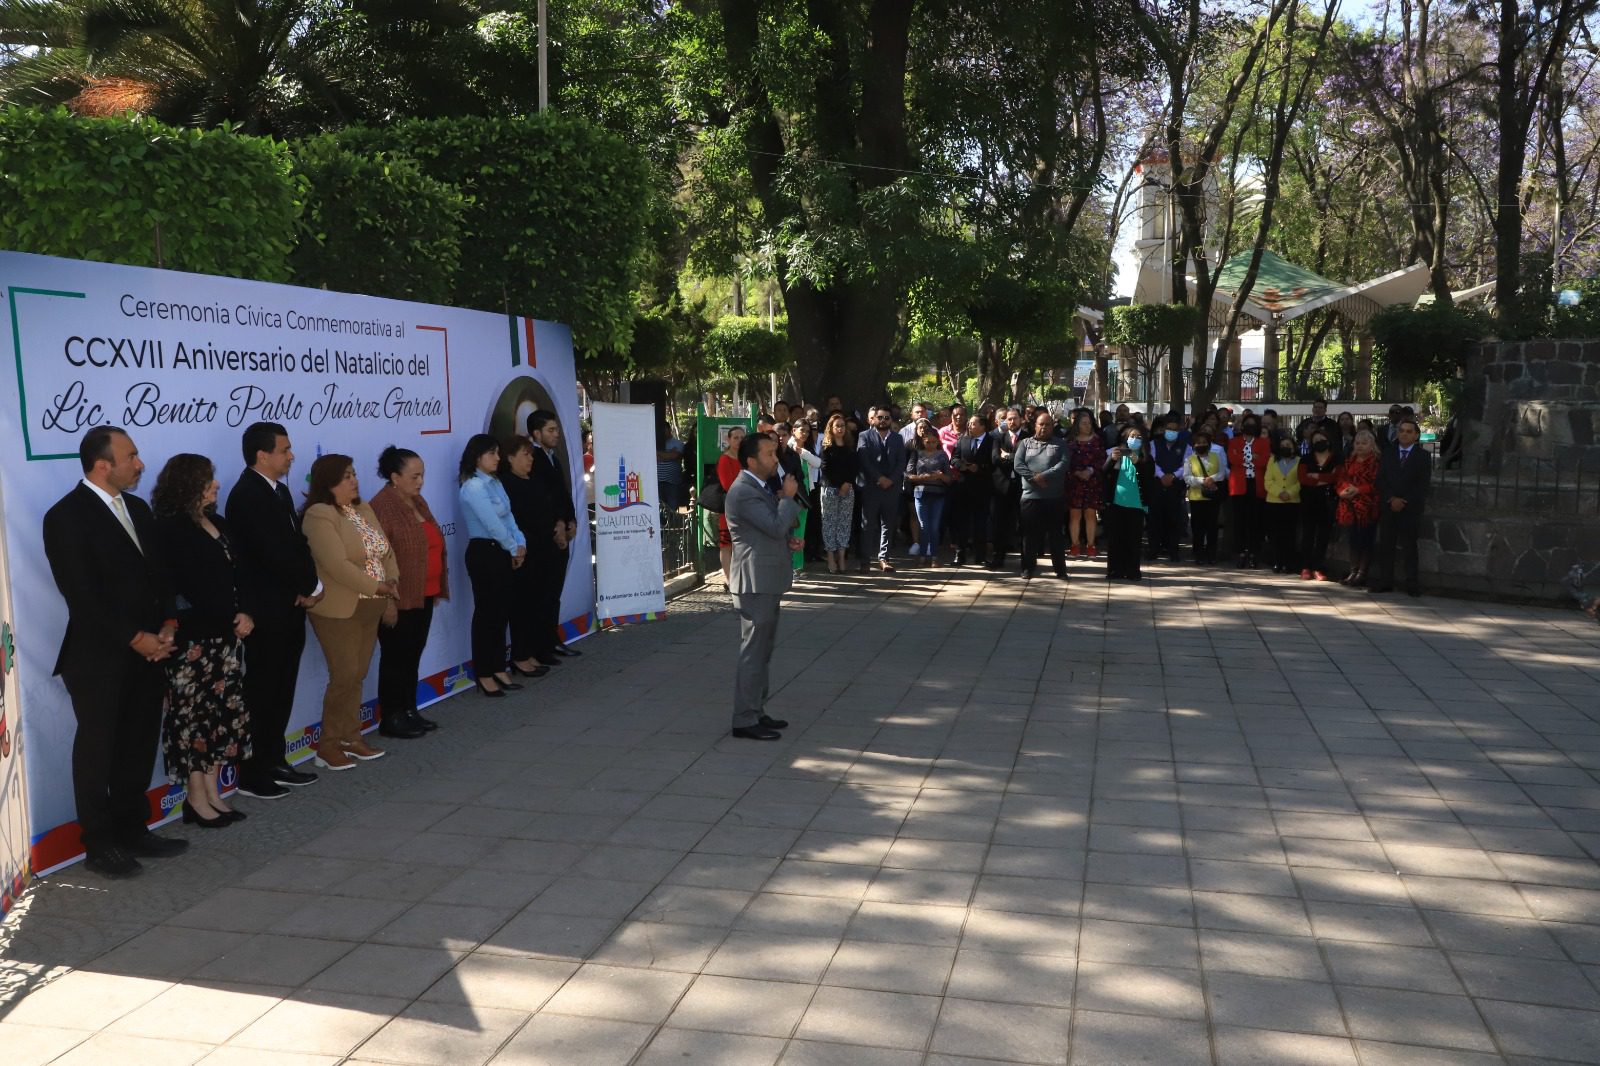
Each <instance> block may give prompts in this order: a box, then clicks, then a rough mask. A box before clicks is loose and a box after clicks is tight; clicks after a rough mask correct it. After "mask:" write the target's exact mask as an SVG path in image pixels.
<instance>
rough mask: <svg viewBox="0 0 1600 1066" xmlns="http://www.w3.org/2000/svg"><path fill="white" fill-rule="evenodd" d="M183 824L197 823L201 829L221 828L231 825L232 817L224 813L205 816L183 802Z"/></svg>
mask: <svg viewBox="0 0 1600 1066" xmlns="http://www.w3.org/2000/svg"><path fill="white" fill-rule="evenodd" d="M183 824H184V825H197V826H199V827H200V828H201V829H221V828H223V827H224V826H230V825H232V824H233V819H232V818H230V817H228V816H227V815H225V814H219V815H217V816H216V817H215V818H207V817H205V816H204V815H202V814H200V812H198V811H196V810H195V809H194V808H193V807H191V806H189V805H188V804H187V803H185V804H184V805H183Z"/></svg>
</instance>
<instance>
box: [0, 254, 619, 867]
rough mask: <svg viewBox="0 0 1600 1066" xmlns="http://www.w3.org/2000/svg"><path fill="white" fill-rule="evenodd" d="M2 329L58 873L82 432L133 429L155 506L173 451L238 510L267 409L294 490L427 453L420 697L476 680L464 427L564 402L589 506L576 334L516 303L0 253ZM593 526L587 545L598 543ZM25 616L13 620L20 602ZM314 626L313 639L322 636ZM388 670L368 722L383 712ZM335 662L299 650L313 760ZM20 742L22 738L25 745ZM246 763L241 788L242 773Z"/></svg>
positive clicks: (295, 746)
mask: <svg viewBox="0 0 1600 1066" xmlns="http://www.w3.org/2000/svg"><path fill="white" fill-rule="evenodd" d="M0 284H3V286H4V296H5V300H4V303H3V305H0V343H4V344H7V345H9V347H10V352H11V356H12V358H13V360H14V363H15V370H16V372H15V374H11V373H7V374H0V447H3V448H4V451H5V454H6V456H7V457H8V458H7V461H6V463H5V464H4V468H3V470H0V478H3V487H4V499H5V515H4V536H5V542H6V548H7V550H8V552H9V554H10V559H11V574H12V578H13V582H14V587H13V590H12V596H11V599H10V603H11V604H14V605H15V604H21V605H26V608H27V620H26V626H25V628H24V632H23V637H22V639H20V640H18V641H17V660H18V661H17V670H16V676H17V679H18V682H19V684H18V685H17V686H16V687H15V688H12V687H9V686H8V689H7V696H8V699H7V706H8V712H9V717H8V722H10V724H11V725H12V726H13V727H14V725H15V715H16V711H17V709H18V708H17V705H16V704H15V703H13V702H12V697H20V705H21V709H22V710H23V711H24V712H25V721H26V728H27V736H26V741H27V743H26V744H25V745H23V747H24V748H25V750H26V753H27V764H28V775H27V780H28V790H27V795H28V799H29V810H30V819H31V833H32V845H33V846H32V866H33V869H34V870H36V871H41V872H42V871H47V870H49V869H50V868H52V867H54V866H57V865H60V864H61V863H63V862H67V861H69V860H71V859H73V858H75V857H76V856H77V855H78V853H79V842H78V831H77V826H76V824H75V823H74V821H73V819H74V810H73V802H72V773H71V762H70V755H71V750H72V737H73V732H74V728H75V726H74V720H73V716H72V707H71V703H70V701H69V700H68V698H67V692H66V689H65V687H64V686H63V685H62V684H61V681H60V679H59V678H56V677H52V676H51V672H52V669H53V666H54V662H55V656H56V652H57V650H58V648H59V646H60V643H61V635H62V633H63V631H64V629H65V627H66V621H67V618H66V605H65V603H64V602H63V601H62V599H61V596H60V594H59V593H58V591H57V589H56V587H55V584H54V582H53V580H52V578H51V576H50V568H49V565H48V563H47V561H46V559H45V555H44V546H43V541H42V537H41V523H42V520H43V517H44V513H45V511H46V510H48V509H49V508H50V506H51V505H52V504H54V503H55V502H56V501H57V500H58V499H60V498H61V497H62V496H63V495H65V494H66V493H67V492H68V491H70V490H71V489H72V488H73V486H74V485H75V484H76V483H77V481H78V480H79V478H80V476H81V469H80V467H79V464H78V455H77V452H78V442H79V440H80V439H81V438H82V436H83V434H84V432H85V431H87V430H88V429H90V428H91V427H93V426H97V425H104V424H110V425H117V426H121V427H123V428H125V429H126V430H127V431H128V433H129V434H130V435H131V436H132V438H133V441H134V444H135V445H136V446H137V447H138V449H139V454H140V457H141V458H142V459H143V460H144V462H145V465H146V467H147V470H146V473H145V477H144V480H143V481H142V482H141V483H140V486H139V487H138V488H137V489H136V490H134V491H135V492H136V494H138V495H140V496H143V497H144V498H146V499H148V498H149V493H150V490H151V489H152V488H154V486H155V481H156V476H157V474H158V473H159V472H160V470H161V467H162V465H163V464H164V463H165V462H166V460H167V459H168V458H169V457H170V456H172V455H174V454H176V453H178V452H198V453H200V454H202V455H205V456H208V457H209V458H210V459H211V460H212V462H213V463H215V464H216V468H217V480H218V481H220V482H221V483H222V489H221V493H220V495H221V498H222V500H223V501H224V506H225V504H226V500H227V494H228V491H229V489H231V488H232V486H233V484H234V482H235V481H236V480H237V479H238V477H239V475H240V473H241V471H242V470H243V467H244V459H243V454H242V450H241V447H240V437H241V434H242V432H243V430H244V428H245V427H246V426H248V425H249V424H251V423H252V422H257V421H268V422H278V423H281V424H282V425H283V426H284V427H285V428H287V429H288V431H289V438H290V443H291V446H292V447H293V449H294V451H295V454H296V460H295V465H294V469H293V470H292V471H291V473H290V475H289V479H288V480H289V485H290V488H291V490H292V491H293V492H294V494H295V498H296V503H297V505H298V504H299V503H300V502H301V501H302V499H303V493H304V491H305V483H306V476H307V474H308V472H309V470H310V467H311V462H312V460H314V459H315V458H316V457H317V456H319V455H323V454H326V453H330V452H333V453H340V454H345V455H349V456H351V457H352V458H353V459H354V461H355V469H356V474H357V475H358V476H359V478H360V481H361V493H362V496H363V498H370V497H371V496H372V495H373V494H375V493H376V492H377V491H378V490H379V489H380V488H382V487H383V482H382V481H381V480H380V479H379V477H378V474H377V461H378V453H379V452H380V451H382V450H383V448H384V447H385V446H387V445H389V444H398V445H400V446H402V447H406V448H410V449H411V450H413V451H415V452H417V453H418V454H419V455H421V457H422V459H423V462H424V464H425V468H426V475H425V477H426V480H425V483H424V487H423V495H424V497H425V498H426V499H427V500H428V503H429V506H430V507H431V508H432V510H433V513H434V515H435V517H436V518H438V520H439V522H440V525H441V528H442V529H443V531H444V533H445V540H446V544H447V546H448V557H449V567H450V576H451V578H452V580H451V581H450V588H451V599H450V600H449V601H448V602H443V603H440V604H439V605H438V607H437V610H436V616H435V619H434V623H433V631H432V633H431V635H430V637H429V642H428V647H427V650H426V652H425V653H424V655H423V659H422V674H423V677H422V679H421V680H420V681H419V703H428V702H432V701H435V700H438V699H440V698H442V697H444V696H447V695H450V694H451V693H453V692H454V691H456V690H458V689H460V688H464V687H467V686H468V685H469V684H470V680H469V678H470V673H469V665H468V661H469V660H470V658H471V655H470V649H469V634H470V630H471V626H470V619H471V614H472V595H471V591H470V587H469V585H468V583H467V574H466V568H465V566H464V565H463V563H462V556H463V552H464V551H465V548H466V541H467V537H466V532H465V527H464V525H463V523H462V522H461V521H460V520H459V506H458V504H457V495H456V487H457V481H456V471H457V467H458V465H459V462H460V458H461V452H462V449H463V447H464V445H465V443H466V440H467V438H468V437H470V436H471V435H472V434H474V433H483V432H488V433H492V434H493V435H495V436H496V437H499V438H502V439H504V438H506V437H509V436H511V435H513V434H516V433H525V432H526V424H527V416H528V415H529V414H530V413H531V412H533V411H535V410H538V409H541V408H543V409H549V410H553V411H555V412H556V414H557V416H558V418H559V420H560V424H561V429H562V439H561V454H562V458H563V461H564V465H565V467H566V470H567V472H568V477H569V480H570V482H571V486H572V492H573V498H574V500H575V501H577V505H578V507H579V509H580V510H581V509H582V507H583V495H582V493H583V464H582V462H581V461H580V460H579V458H578V457H579V455H580V451H579V449H580V448H581V447H582V433H581V429H580V428H579V425H578V405H577V384H576V378H575V375H574V368H573V356H572V336H571V333H570V331H569V330H568V329H567V327H565V326H562V325H558V324H555V323H551V322H540V321H535V320H533V319H529V318H522V317H517V316H508V315H499V314H491V313H487V312H483V311H469V310H463V309H460V308H450V307H440V306H436V305H432V304H417V303H407V302H404V301H399V300H386V299H381V298H378V297H373V296H355V295H349V294H345V293H337V292H328V291H326V290H322V289H304V288H297V287H294V286H289V285H273V284H267V283H264V282H252V281H241V280H238V279H234V278H220V277H210V276H205V275H197V274H184V273H179V272H176V271H168V270H151V269H146V268H142V267H128V266H118V265H114V264H107V263H87V262H79V261H76V260H68V259H56V258H51V257H47V256H36V255H24V254H20V253H13V252H0ZM589 551H590V545H589V530H588V526H587V524H586V523H579V524H578V538H577V543H576V544H575V545H574V546H573V551H572V557H573V558H574V559H579V560H582V559H586V558H588V556H589ZM561 607H562V613H561V617H562V619H564V620H565V621H564V622H563V623H562V634H561V635H562V638H563V639H566V640H569V641H570V640H573V639H575V638H577V637H580V636H583V635H585V634H586V633H588V632H590V631H591V629H592V625H593V607H594V585H593V580H592V576H591V572H590V568H589V567H587V566H581V565H579V566H571V567H569V568H568V570H567V576H566V585H565V587H564V590H563V593H562V601H561ZM8 617H15V616H14V615H8ZM308 636H309V634H308ZM376 675H377V671H376V670H373V671H371V672H370V673H369V675H368V678H367V691H366V693H365V694H364V699H365V700H366V705H365V707H364V708H363V711H362V714H363V717H364V719H365V720H366V721H367V722H368V723H369V724H370V722H371V721H372V714H373V709H374V706H375V700H374V699H373V697H374V695H375V692H376V687H377V676H376ZM326 680H327V672H326V666H325V664H324V662H323V658H322V655H321V653H320V651H319V649H318V645H317V642H316V641H315V640H308V641H307V647H306V653H305V656H304V658H303V659H302V661H301V671H300V681H299V685H298V688H297V690H296V699H295V710H294V716H293V718H292V719H291V721H290V727H289V735H288V736H287V737H286V738H285V739H286V742H287V744H288V752H289V758H290V760H291V761H299V760H300V759H302V758H309V757H310V754H311V751H310V747H311V745H312V743H314V738H315V736H316V733H317V728H318V723H319V719H320V706H321V699H322V692H323V689H324V687H325V684H326ZM13 746H14V747H15V745H13ZM230 783H231V781H230V780H229V777H228V772H225V774H224V784H230ZM182 796H183V793H182V789H181V788H180V787H178V786H176V785H169V784H168V783H167V781H166V777H165V774H164V772H163V771H162V768H161V767H160V766H159V765H157V767H156V775H155V780H154V782H153V786H152V788H151V791H150V804H151V807H150V814H151V820H152V822H155V821H160V820H163V819H164V818H166V817H168V816H170V814H171V813H172V812H173V811H174V809H175V808H176V806H177V804H178V803H180V802H181V800H182Z"/></svg>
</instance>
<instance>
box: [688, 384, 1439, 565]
mask: <svg viewBox="0 0 1600 1066" xmlns="http://www.w3.org/2000/svg"><path fill="white" fill-rule="evenodd" d="M774 406H775V409H774V412H773V413H772V414H771V415H766V414H763V415H761V416H759V417H758V419H757V422H756V433H757V434H759V435H763V436H767V437H770V438H772V439H773V440H774V441H775V443H776V458H777V462H778V470H777V473H776V474H775V475H774V478H773V479H772V483H771V484H770V485H769V488H771V489H772V490H773V491H774V492H776V491H777V490H778V487H779V479H780V477H781V476H782V475H783V474H786V473H788V474H795V475H796V476H797V480H798V482H799V485H800V504H801V508H802V510H804V509H807V508H809V509H810V510H811V511H812V512H813V514H814V515H816V516H818V517H820V520H817V519H816V518H813V519H811V520H809V521H808V522H807V523H806V538H805V539H806V547H805V554H804V558H805V559H806V560H807V561H811V562H825V563H826V564H827V568H828V570H829V571H830V572H832V573H843V572H845V571H846V569H847V567H848V558H849V556H851V555H854V557H855V565H856V567H857V568H858V569H859V570H860V571H861V572H866V571H868V570H870V569H872V568H874V567H876V568H877V569H878V570H879V571H881V572H885V573H892V572H894V571H895V569H896V568H897V566H899V565H905V563H906V561H907V560H909V561H910V562H911V563H912V564H917V565H922V566H927V567H940V566H945V565H953V566H966V565H983V566H986V567H987V568H988V569H990V570H995V571H998V570H1003V569H1005V568H1006V567H1007V560H1008V558H1009V557H1010V555H1011V554H1012V553H1013V552H1015V553H1016V554H1017V556H1018V559H1019V563H1020V566H1019V570H1020V573H1021V574H1022V576H1024V577H1034V576H1037V575H1038V572H1039V569H1040V565H1041V560H1042V559H1045V558H1048V560H1049V563H1050V566H1051V569H1052V572H1053V573H1054V574H1055V575H1057V576H1058V577H1060V578H1062V579H1066V578H1067V576H1068V569H1067V560H1068V559H1069V558H1078V559H1099V558H1101V557H1102V556H1103V557H1104V561H1105V577H1106V578H1107V579H1108V580H1113V581H1117V580H1123V581H1139V580H1142V578H1143V576H1144V567H1145V564H1147V563H1151V562H1155V561H1158V560H1166V561H1170V562H1174V563H1177V562H1184V563H1189V564H1193V565H1196V566H1202V567H1209V566H1217V565H1221V564H1224V563H1229V562H1231V563H1232V564H1233V565H1234V566H1236V567H1238V568H1240V569H1247V570H1254V569H1260V568H1261V567H1263V566H1268V567H1270V568H1271V569H1272V571H1273V572H1274V573H1279V574H1287V575H1291V576H1298V577H1299V578H1300V579H1302V580H1305V581H1330V580H1333V577H1332V576H1331V568H1330V564H1329V561H1328V559H1329V548H1330V545H1332V544H1333V543H1334V542H1335V540H1336V539H1337V538H1339V537H1340V536H1342V537H1343V538H1344V540H1345V542H1346V545H1347V550H1348V560H1349V562H1348V567H1347V568H1346V571H1345V573H1344V574H1343V575H1342V576H1341V577H1340V578H1339V579H1338V580H1339V581H1340V582H1341V583H1342V584H1346V585H1350V586H1357V587H1365V588H1367V589H1368V590H1369V591H1370V592H1372V593H1378V594H1381V593H1385V592H1389V591H1391V590H1393V589H1394V587H1395V585H1396V563H1397V561H1398V562H1399V563H1400V564H1401V573H1400V582H1401V584H1402V586H1403V587H1404V589H1405V591H1407V592H1409V593H1410V594H1412V595H1417V594H1420V591H1421V585H1420V577H1419V574H1418V559H1417V537H1418V532H1419V529H1420V527H1421V520H1422V515H1423V510H1424V508H1425V506H1426V502H1427V496H1428V488H1429V484H1430V478H1431V470H1432V457H1431V456H1430V455H1429V453H1428V451H1427V450H1426V449H1425V448H1423V447H1422V446H1421V445H1420V443H1419V441H1420V436H1421V430H1420V427H1419V425H1418V423H1417V421H1416V418H1415V415H1414V413H1413V412H1412V411H1411V409H1410V408H1406V407H1403V406H1401V405H1398V404H1397V405H1394V406H1393V407H1391V408H1390V410H1389V413H1388V418H1387V420H1385V421H1383V422H1382V423H1381V424H1378V423H1375V422H1373V421H1372V420H1370V419H1365V418H1363V419H1359V420H1358V419H1357V418H1356V417H1354V416H1353V415H1352V414H1351V413H1350V412H1348V411H1347V412H1342V413H1340V414H1339V415H1338V416H1336V417H1335V416H1330V415H1329V413H1328V408H1327V404H1326V402H1323V401H1317V402H1316V403H1314V404H1313V405H1312V410H1311V413H1310V414H1309V416H1307V417H1305V418H1304V419H1302V420H1300V421H1299V422H1298V423H1297V424H1296V425H1294V426H1289V425H1287V424H1285V423H1282V422H1280V420H1279V417H1278V413H1277V412H1276V411H1274V410H1272V409H1270V408H1269V409H1266V410H1263V411H1261V412H1260V413H1257V412H1255V411H1254V410H1251V409H1249V408H1244V409H1241V410H1238V411H1234V410H1231V409H1229V408H1225V407H1215V406H1212V407H1208V408H1205V409H1203V410H1200V411H1198V412H1196V413H1195V414H1193V415H1179V414H1177V413H1170V414H1165V415H1161V414H1158V415H1154V416H1149V417H1147V416H1146V415H1145V414H1144V413H1142V412H1139V411H1134V410H1130V408H1128V407H1127V406H1126V405H1123V406H1119V407H1118V408H1117V409H1116V410H1115V411H1109V410H1108V411H1100V412H1096V411H1094V410H1092V409H1090V408H1085V407H1078V408H1073V409H1070V410H1066V411H1063V412H1062V414H1061V419H1060V421H1059V422H1058V421H1057V416H1056V414H1055V413H1053V412H1052V411H1051V410H1050V409H1049V408H1048V407H1045V406H1032V405H1020V404H1019V405H1015V406H1010V407H984V408H981V409H979V410H978V411H976V412H974V413H971V414H969V413H968V411H967V410H966V408H965V407H964V406H963V405H962V404H959V403H958V404H952V405H949V406H946V407H943V408H938V409H935V408H931V407H929V406H928V405H926V404H922V403H915V404H912V405H911V408H910V411H909V412H907V413H902V411H901V410H900V409H899V408H898V407H893V406H889V405H884V406H876V407H870V408H868V409H867V410H866V411H865V413H859V412H855V411H850V410H847V409H846V408H845V407H844V405H843V403H842V402H841V400H840V399H839V397H837V396H831V397H829V398H828V401H827V404H826V406H825V407H824V408H823V409H822V410H820V411H819V410H818V409H817V408H815V407H805V406H803V405H799V404H795V405H789V404H785V403H783V402H782V401H780V402H779V403H778V404H776V405H774ZM745 433H746V430H745V429H744V428H743V427H734V428H733V430H732V432H730V434H729V436H728V446H727V449H726V451H724V452H723V454H722V455H721V456H720V457H719V459H718V463H717V468H716V476H717V478H718V480H719V482H720V484H721V485H722V487H723V488H724V489H728V488H730V487H731V486H732V485H733V484H734V482H735V480H736V479H737V478H739V477H740V475H741V473H742V472H743V470H744V464H743V463H741V462H740V460H739V449H740V446H741V444H742V441H743V438H744V435H745ZM720 528H721V541H720V546H721V550H722V564H723V569H724V571H727V569H728V567H729V563H730V556H731V549H732V541H731V539H730V537H729V534H728V527H727V520H726V518H723V519H722V521H721V527H720ZM902 545H903V546H904V549H905V550H904V553H903V554H902V553H901V552H900V551H898V550H897V549H898V548H899V547H900V546H902ZM1186 547H1187V551H1186V550H1185V548H1186ZM1397 557H1398V559H1397Z"/></svg>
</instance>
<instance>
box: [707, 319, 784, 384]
mask: <svg viewBox="0 0 1600 1066" xmlns="http://www.w3.org/2000/svg"><path fill="white" fill-rule="evenodd" d="M705 353H706V361H707V362H709V363H710V364H711V365H712V366H713V367H716V368H717V369H718V370H720V371H721V372H722V373H723V374H725V375H727V376H728V377H733V378H748V377H757V376H760V375H762V374H776V373H778V372H779V371H781V370H783V369H784V368H786V367H787V366H788V365H789V363H790V362H791V357H790V355H789V343H788V340H787V338H786V337H785V336H784V334H783V333H781V332H780V333H772V332H769V331H768V330H767V327H766V323H764V322H763V321H762V320H761V319H759V318H733V317H729V318H724V319H722V320H721V321H719V322H718V323H717V324H716V325H715V326H713V327H711V332H710V333H707V334H706V340H705Z"/></svg>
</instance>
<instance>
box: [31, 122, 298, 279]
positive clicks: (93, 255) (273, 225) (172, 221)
mask: <svg viewBox="0 0 1600 1066" xmlns="http://www.w3.org/2000/svg"><path fill="white" fill-rule="evenodd" d="M300 207H301V182H300V180H299V179H298V178H297V177H296V176H295V175H294V173H293V169H292V164H291V161H290V158H289V153H288V150H287V149H286V148H285V147H284V145H282V144H280V143H279V142H277V141H273V140H270V139H268V138H263V137H247V136H244V135H242V134H236V133H234V132H232V130H231V129H230V128H228V127H223V128H222V129H216V130H197V129H178V128H175V127H172V126H166V125H163V124H162V123H159V122H156V121H154V120H153V119H148V118H134V117H129V118H78V117H75V116H73V115H71V114H69V113H68V112H67V110H66V109H65V108H56V109H54V110H39V109H34V108H20V107H13V108H7V109H5V110H0V247H4V248H7V249H10V250H13V251H20V252H36V253H39V254H42V255H59V256H66V257H69V258H73V259H92V260H97V261H100V262H105V263H128V264H131V265H134V266H156V265H158V263H157V254H156V240H157V238H156V234H157V230H158V227H159V232H160V263H159V265H161V266H166V267H171V268H173V269H176V270H189V271H194V272H197V273H201V274H222V275H227V276H230V277H240V278H254V279H258V280H262V281H287V280H288V279H289V253H290V251H291V250H292V249H293V248H294V243H295V235H296V227H297V225H298V219H299V215H300Z"/></svg>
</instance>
